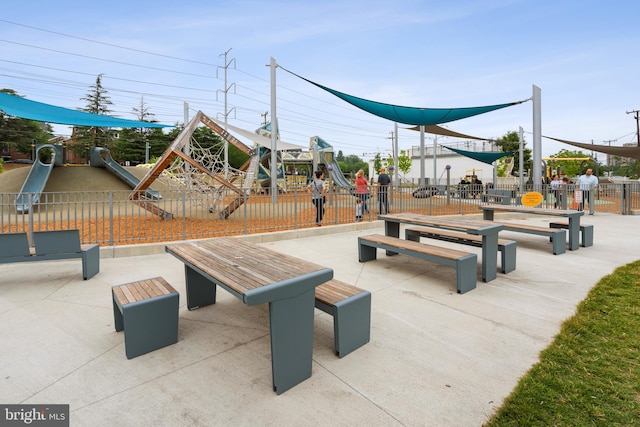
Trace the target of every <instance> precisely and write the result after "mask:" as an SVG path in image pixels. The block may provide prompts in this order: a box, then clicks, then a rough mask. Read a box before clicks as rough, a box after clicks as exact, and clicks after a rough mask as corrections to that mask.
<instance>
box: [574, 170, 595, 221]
mask: <svg viewBox="0 0 640 427" xmlns="http://www.w3.org/2000/svg"><path fill="white" fill-rule="evenodd" d="M597 185H598V177H597V176H595V175H594V174H593V169H591V168H589V169H587V172H586V173H585V174H584V175H581V176H580V178H578V187H579V188H580V190H582V203H580V210H581V211H582V210H584V206H585V204H586V203H589V204H591V203H593V198H592V193H593V191H594V190H595V189H594V188H593V187H595V186H597ZM589 215H593V209H591V210H590V212H589Z"/></svg>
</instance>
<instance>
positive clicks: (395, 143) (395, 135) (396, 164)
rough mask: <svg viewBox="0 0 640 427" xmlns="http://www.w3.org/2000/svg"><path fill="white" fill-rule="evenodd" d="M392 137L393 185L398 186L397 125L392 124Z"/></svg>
mask: <svg viewBox="0 0 640 427" xmlns="http://www.w3.org/2000/svg"><path fill="white" fill-rule="evenodd" d="M393 136H394V144H393V158H394V159H395V160H394V161H395V165H394V166H393V167H394V170H393V175H394V180H393V183H394V184H395V185H400V182H399V181H398V169H399V168H398V166H399V165H400V159H399V157H398V154H399V153H398V123H397V122H396V123H394V124H393Z"/></svg>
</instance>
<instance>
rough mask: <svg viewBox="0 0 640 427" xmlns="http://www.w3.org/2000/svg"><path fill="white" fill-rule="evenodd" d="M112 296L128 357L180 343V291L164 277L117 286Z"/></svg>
mask: <svg viewBox="0 0 640 427" xmlns="http://www.w3.org/2000/svg"><path fill="white" fill-rule="evenodd" d="M111 295H112V300H113V316H114V323H115V329H116V332H120V331H122V330H124V345H125V353H126V355H127V359H133V358H134V357H138V356H141V355H143V354H146V353H149V352H151V351H154V350H157V349H159V348H162V347H166V346H168V345H171V344H175V343H176V342H178V305H179V294H178V291H176V290H175V289H174V288H173V287H172V286H171V285H170V284H169V283H167V281H166V280H164V279H163V278H162V277H154V278H152V279H147V280H141V281H138V282H132V283H126V284H124V285H119V286H114V287H113V288H111Z"/></svg>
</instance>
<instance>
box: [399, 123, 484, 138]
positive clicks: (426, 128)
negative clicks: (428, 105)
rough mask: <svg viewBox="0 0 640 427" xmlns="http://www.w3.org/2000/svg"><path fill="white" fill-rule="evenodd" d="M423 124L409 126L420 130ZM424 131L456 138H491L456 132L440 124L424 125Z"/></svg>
mask: <svg viewBox="0 0 640 427" xmlns="http://www.w3.org/2000/svg"><path fill="white" fill-rule="evenodd" d="M421 127H422V126H414V127H412V128H408V129H409V130H417V131H419V130H420V128H421ZM424 131H425V132H426V133H431V134H434V135H442V136H451V137H454V138H464V139H477V140H478V141H488V140H489V138H481V137H479V136H472V135H466V134H464V133H460V132H455V131H452V130H449V129H445V128H443V127H441V126H438V125H431V126H424Z"/></svg>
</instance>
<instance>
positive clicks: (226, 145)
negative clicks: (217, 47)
mask: <svg viewBox="0 0 640 427" xmlns="http://www.w3.org/2000/svg"><path fill="white" fill-rule="evenodd" d="M229 52H231V49H229V50H227V51H226V52H225V53H222V54H220V55H219V56H223V57H224V66H222V67H221V66H218V68H216V78H218V70H220V69H221V68H222V69H223V70H224V90H223V91H222V92H223V93H224V130H227V119H228V117H229V113H230V112H231V111H235V109H236V108H235V107H233V108H232V109H231V111H229V109H228V108H227V95H228V94H229V90H230V89H231V88H233V93H236V92H235V90H236V84H235V83H233V84H231V85H227V70H228V69H229V66H230V65H231V64H233V68H234V69H235V68H236V59H235V58H233V59H232V60H231V61H227V55H228V54H229ZM218 92H220V91H219V90H218V91H217V92H216V101H218V99H217V98H218ZM228 177H229V142H227V140H226V139H225V141H224V178H225V179H227V178H228Z"/></svg>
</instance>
